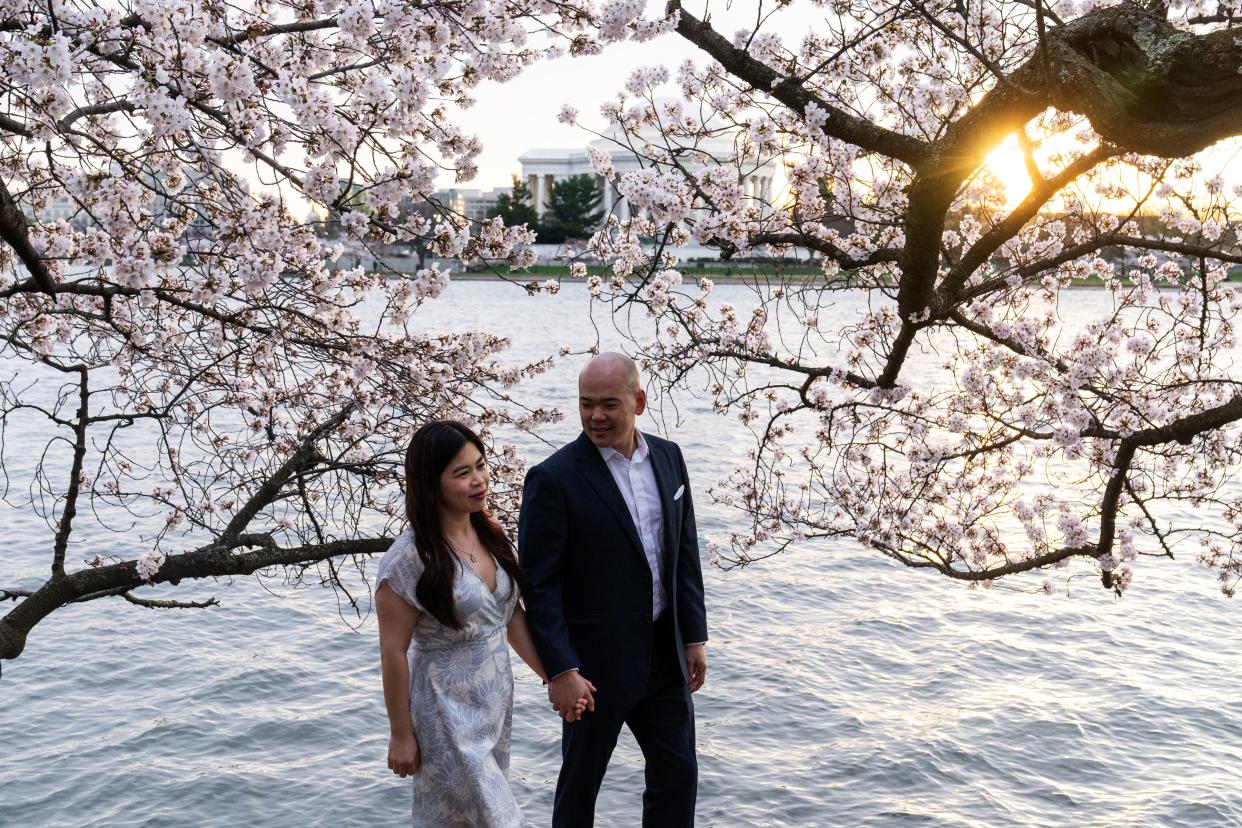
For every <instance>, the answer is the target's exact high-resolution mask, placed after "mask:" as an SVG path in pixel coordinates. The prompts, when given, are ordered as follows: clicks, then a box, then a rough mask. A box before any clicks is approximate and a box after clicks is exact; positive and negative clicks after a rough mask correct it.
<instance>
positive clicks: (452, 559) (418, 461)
mask: <svg viewBox="0 0 1242 828" xmlns="http://www.w3.org/2000/svg"><path fill="white" fill-rule="evenodd" d="M467 443H473V444H474V447H475V448H477V449H478V450H479V453H480V454H482V455H483V456H484V457H486V456H487V451H486V450H485V449H484V448H483V441H482V440H480V439H479V435H477V434H475V433H474V432H473V431H471V430H470V429H469V428H468V427H467V426H464V425H462V424H461V423H459V422H456V421H455V420H432V421H431V422H429V423H426V424H425V425H423V426H422V428H420V429H419V430H418V431H416V432H415V433H414V436H413V437H412V438H411V439H410V447H409V448H408V449H406V452H405V515H406V519H407V520H408V521H409V523H410V528H411V529H412V530H413V531H414V546H415V548H416V549H417V550H418V557H419V558H421V559H422V562H423V574H422V576H421V577H420V578H419V579H418V586H417V587H416V588H415V591H414V593H415V595H416V596H417V597H418V601H419V603H421V604H422V605H423V607H424V608H426V610H427V612H429V613H431V614H432V615H434V616H435V617H436V619H437V620H439V621H440V623H441V624H444V625H445V626H447V627H451V628H453V629H455V630H460V629H461V627H462V624H461V620H460V619H458V617H457V607H456V604H455V603H454V601H453V583H454V580H455V579H456V577H457V567H458V565H459V564H460V563H461V562H460V560H459V559H458V557H457V556H456V555H455V554H453V550H452V549H450V548H449V545H448V541H447V540H445V538H444V530H443V528H442V527H441V526H440V508H439V506H438V505H437V501H438V500H439V498H440V475H441V474H443V473H444V470H445V469H446V468H448V464H449V463H450V462H452V460H453V458H454V457H456V456H457V452H459V451H461V450H462V447H463V446H465V445H466V444H467ZM470 523H471V525H472V526H474V530H475V532H477V533H478V536H479V544H480V545H481V546H483V548H484V549H486V550H487V551H488V552H489V553H491V556H492V557H493V558H495V559H496V563H498V564H499V565H500V566H502V567H503V568H504V570H505V572H507V573H508V574H509V578H510V579H511V580H512V581H513V583H515V584H517V585H518V586H525V585H526V576H525V574H524V573H523V572H522V568H521V566H520V565H519V564H518V560H517V554H516V553H515V552H514V551H513V544H512V543H510V542H509V539H508V538H506V537H505V534H504V532H502V531H501V530H500V524H498V523H497V522H496V521H495V520H493V519H492V517H491V516H490V515H489V514H488V513H487V510H486V509H484V510H483V511H479V512H474V513H473V514H471V515H470Z"/></svg>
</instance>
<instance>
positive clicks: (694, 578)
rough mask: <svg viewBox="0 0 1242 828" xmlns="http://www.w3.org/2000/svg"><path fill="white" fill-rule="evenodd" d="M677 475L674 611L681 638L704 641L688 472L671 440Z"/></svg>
mask: <svg viewBox="0 0 1242 828" xmlns="http://www.w3.org/2000/svg"><path fill="white" fill-rule="evenodd" d="M674 448H675V449H676V451H677V463H678V465H679V466H680V467H681V479H682V480H684V481H686V482H685V486H686V492H685V494H684V495H683V496H682V498H681V509H682V517H681V537H680V538H679V539H678V543H677V554H678V560H677V583H676V584H675V585H674V588H675V589H676V591H677V615H678V619H679V620H680V622H681V639H682V641H686V642H690V643H694V644H698V643H700V642H705V641H707V609H706V607H705V606H704V601H703V569H702V565H701V564H700V562H699V530H698V527H697V526H696V525H695V522H694V499H693V498H692V497H691V495H690V474H689V473H688V472H687V471H686V461H685V458H684V457H682V455H681V448H680V447H677V446H676V445H675V444H674Z"/></svg>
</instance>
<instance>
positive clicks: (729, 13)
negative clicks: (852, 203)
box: [437, 0, 823, 190]
mask: <svg viewBox="0 0 1242 828" xmlns="http://www.w3.org/2000/svg"><path fill="white" fill-rule="evenodd" d="M795 5H801V4H795ZM647 7H648V16H651V15H653V14H654V13H655V10H656V9H657V8H659V9H662V8H663V7H664V2H663V0H658V1H656V2H653V1H652V0H649V2H648V3H647ZM685 7H686V8H687V9H688V10H689V11H690V12H691V13H693V14H695V15H701V14H702V13H703V3H701V2H699V3H696V2H686V4H685ZM710 9H711V21H712V23H713V24H714V25H715V26H716V29H717V31H719V32H720V33H721V34H724V35H725V36H726V37H729V36H732V34H733V33H734V32H735V31H736V30H738V29H741V28H751V27H753V26H754V23H755V18H754V14H755V8H754V3H752V2H745V3H731V4H729V5H728V6H726V5H725V4H712V5H711V6H710ZM795 11H798V12H806V13H807V14H812V13H815V12H814V10H813V9H811V8H809V4H808V8H806V9H795ZM818 14H820V15H821V16H822V14H823V12H822V11H821V12H818ZM799 19H800V20H801V24H803V25H804V24H805V22H806V18H805V17H803V16H802V14H800V13H799V14H793V13H790V11H789V10H786V12H785V13H783V14H782V15H778V16H777V18H776V20H775V21H774V22H773V23H770V24H769V25H767V26H765V27H764V31H768V30H771V31H774V32H776V33H778V34H782V35H784V36H786V37H791V38H793V39H792V40H791V41H790V42H793V43H796V42H797V39H796V32H793V31H790V27H791V26H792V25H794V24H795V23H797V22H798V21H799ZM687 58H691V59H694V60H695V62H696V63H700V64H702V63H705V62H707V60H708V58H707V56H706V55H705V54H704V53H703V52H701V51H699V50H698V49H696V48H695V47H694V46H692V45H690V44H689V43H687V42H686V41H685V40H684V39H682V38H680V37H678V36H677V35H675V34H667V35H663V36H661V37H658V38H656V39H655V40H651V41H648V42H647V43H633V42H625V43H613V44H610V45H608V46H606V47H605V48H604V50H603V52H602V53H601V54H598V55H590V56H584V57H569V56H566V57H562V58H559V59H557V60H552V61H541V62H539V63H537V64H535V65H534V66H530V67H528V68H527V69H526V70H524V71H523V72H522V74H520V75H519V76H518V77H517V78H515V79H513V80H511V81H509V82H508V83H504V84H499V83H494V82H491V81H486V82H484V83H483V84H480V85H479V87H478V88H477V89H476V90H475V96H474V97H475V99H476V100H477V101H478V103H476V104H475V105H474V106H473V107H472V108H470V109H468V110H465V111H460V110H458V111H456V112H455V114H454V117H455V119H456V123H457V124H458V125H459V126H461V127H462V129H464V130H466V131H467V132H470V133H473V134H475V135H477V136H478V137H479V139H480V140H481V141H482V142H483V152H482V153H480V155H479V157H478V165H479V173H478V175H477V176H475V178H474V180H473V181H471V182H469V183H466V184H456V185H455V184H454V183H453V176H452V174H451V173H450V174H446V175H444V176H442V177H441V178H440V179H439V180H438V181H437V184H438V185H439V186H441V187H453V186H458V187H466V188H472V189H481V190H488V189H491V188H493V187H507V186H509V185H510V183H511V181H512V177H513V175H514V174H516V173H520V172H521V165H520V164H519V163H518V160H517V159H518V157H519V156H520V155H522V153H524V152H526V151H527V150H530V149H579V150H580V149H583V148H585V147H586V145H587V144H589V143H590V142H591V141H593V140H594V139H595V138H596V136H595V135H593V134H591V133H590V132H587V131H585V130H584V129H582V128H581V127H577V126H569V125H567V124H562V123H560V122H558V121H557V119H556V118H557V114H558V113H559V112H560V110H561V106H562V105H564V104H570V105H571V106H573V107H575V108H576V109H577V110H578V113H579V122H580V123H581V124H582V125H583V126H585V127H588V128H591V129H596V130H600V129H602V127H603V125H604V120H603V118H602V117H601V116H600V114H599V105H600V104H601V103H603V102H604V101H607V100H611V99H615V98H616V97H617V93H618V92H620V91H621V89H622V87H624V85H625V80H626V78H627V77H628V76H629V75H630V73H631V72H633V71H634V70H635V69H637V68H638V67H640V66H655V65H663V66H667V67H668V69H669V73H670V75H675V74H676V70H677V67H678V66H679V65H680V64H681V63H683V62H684V61H685V60H686V59H687ZM668 89H669V94H670V96H671V95H673V94H674V92H675V90H676V87H675V85H673V84H671V83H670V84H669V87H668Z"/></svg>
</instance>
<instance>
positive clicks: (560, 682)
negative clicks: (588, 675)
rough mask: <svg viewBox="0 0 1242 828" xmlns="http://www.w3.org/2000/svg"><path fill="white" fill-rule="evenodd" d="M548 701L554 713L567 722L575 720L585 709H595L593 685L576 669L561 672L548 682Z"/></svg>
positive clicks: (580, 716) (579, 717)
mask: <svg viewBox="0 0 1242 828" xmlns="http://www.w3.org/2000/svg"><path fill="white" fill-rule="evenodd" d="M548 701H549V702H551V703H552V709H554V710H555V711H556V715H558V716H560V717H561V718H562V719H564V720H565V721H567V722H576V721H578V720H579V719H581V718H582V714H583V713H584V712H585V711H587V710H590V711H594V710H595V685H594V684H592V683H591V682H589V681H587V680H586V679H585V678H583V677H582V674H581V673H579V672H578V671H577V670H570V671H568V672H565V673H561V674H560V675H559V676H557V677H556V678H554V679H552V680H551V681H550V682H548Z"/></svg>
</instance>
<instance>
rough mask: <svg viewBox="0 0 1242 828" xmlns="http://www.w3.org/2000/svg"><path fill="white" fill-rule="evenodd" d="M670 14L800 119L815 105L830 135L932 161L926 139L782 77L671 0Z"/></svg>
mask: <svg viewBox="0 0 1242 828" xmlns="http://www.w3.org/2000/svg"><path fill="white" fill-rule="evenodd" d="M667 13H668V14H669V15H673V14H676V15H678V16H679V17H678V22H677V33H678V34H680V35H681V36H682V37H684V38H685V39H686V40H688V41H690V42H691V43H693V44H694V45H695V46H697V47H699V48H700V49H701V50H703V51H704V52H706V53H707V54H708V55H710V56H711V57H712V58H713V59H715V60H716V61H717V62H718V63H720V65H721V66H723V67H724V70H725V71H726V72H728V73H729V74H730V75H733V76H734V77H736V78H739V79H741V80H743V81H745V82H747V83H748V84H750V85H751V86H753V87H754V88H755V89H759V90H763V91H764V92H765V93H766V94H768V95H771V96H772V97H773V98H775V99H776V100H778V101H780V102H781V103H782V104H784V105H785V106H788V107H789V108H790V109H792V110H793V111H794V112H797V113H799V114H800V115H805V114H806V109H807V107H808V106H809V105H811V104H814V105H815V106H817V107H819V108H820V109H822V110H823V111H825V112H827V113H828V121H827V123H826V124H824V127H823V129H824V132H825V134H827V135H831V136H832V137H834V138H838V139H840V140H842V141H847V142H849V143H851V144H854V145H856V146H859V147H862V148H864V149H867V150H870V151H872V152H879V153H882V154H884V155H887V156H890V157H892V158H898V159H900V160H902V161H905V162H906V163H908V164H910V165H911V166H918V165H920V164H922V163H924V162H926V161H927V160H928V158H929V157H930V152H929V147H928V146H927V144H926V143H924V142H923V141H920V140H919V139H917V138H911V137H910V136H908V135H902V134H901V133H899V132H893V131H892V130H889V129H885V128H884V127H882V126H880V125H878V124H874V123H871V122H870V121H866V120H864V119H862V118H859V117H857V116H855V115H851V114H850V113H848V112H846V111H845V110H843V109H840V108H838V107H836V106H833V105H832V104H831V103H828V102H827V101H824V100H823V99H821V98H819V97H817V96H815V95H813V94H812V93H810V92H809V91H807V89H806V87H805V86H804V85H803V84H801V83H799V82H798V81H796V80H793V79H790V78H782V77H780V76H779V75H777V73H776V71H775V70H773V69H772V68H770V67H769V66H767V65H765V64H763V63H761V62H760V61H758V60H756V59H755V58H754V57H753V56H752V55H750V54H749V53H747V52H746V51H745V50H744V49H738V48H735V47H734V46H733V44H731V43H730V42H729V41H728V40H726V39H725V38H724V37H722V36H721V35H720V34H719V33H718V32H717V31H716V30H715V29H713V28H712V26H711V24H710V23H707V22H706V21H703V20H699V19H698V18H696V17H695V16H694V15H692V14H690V13H689V12H687V11H686V10H685V9H684V8H682V5H681V3H680V0H669V3H668V6H667Z"/></svg>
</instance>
